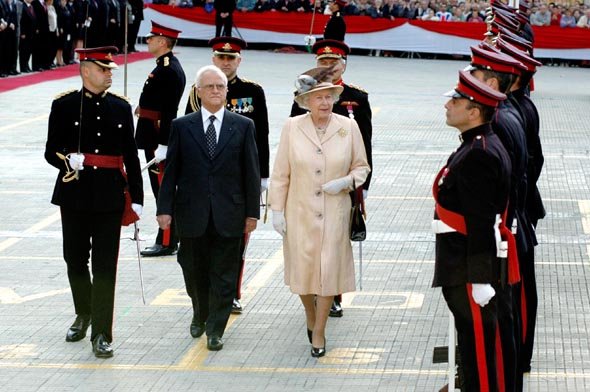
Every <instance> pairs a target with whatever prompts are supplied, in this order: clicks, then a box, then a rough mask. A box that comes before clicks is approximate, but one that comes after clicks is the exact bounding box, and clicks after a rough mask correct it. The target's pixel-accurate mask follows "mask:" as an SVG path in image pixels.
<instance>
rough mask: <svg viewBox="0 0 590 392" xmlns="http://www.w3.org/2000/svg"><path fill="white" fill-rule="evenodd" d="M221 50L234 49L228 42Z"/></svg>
mask: <svg viewBox="0 0 590 392" xmlns="http://www.w3.org/2000/svg"><path fill="white" fill-rule="evenodd" d="M221 49H223V50H231V49H232V47H231V45H230V43H229V42H226V43H225V45H223V46H222V47H221Z"/></svg>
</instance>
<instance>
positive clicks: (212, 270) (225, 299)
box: [178, 218, 241, 337]
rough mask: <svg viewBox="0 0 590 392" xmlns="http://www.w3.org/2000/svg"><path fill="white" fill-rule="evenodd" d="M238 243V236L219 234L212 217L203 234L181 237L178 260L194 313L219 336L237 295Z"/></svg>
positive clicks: (221, 334)
mask: <svg viewBox="0 0 590 392" xmlns="http://www.w3.org/2000/svg"><path fill="white" fill-rule="evenodd" d="M240 242H241V239H240V237H235V238H234V237H222V236H220V235H219V234H218V233H217V231H216V230H215V226H214V224H213V220H212V219H211V218H210V219H209V224H208V226H207V230H206V232H205V234H203V235H202V236H200V237H196V238H188V237H182V238H181V239H180V249H179V251H178V263H179V264H180V266H181V267H182V273H183V275H184V281H185V284H186V289H187V293H188V294H189V296H190V297H191V299H192V300H193V312H194V315H195V317H196V318H197V319H198V320H199V321H201V322H206V323H207V336H214V335H215V336H219V337H221V336H223V332H224V331H225V326H226V325H227V321H228V319H229V316H230V313H231V309H232V302H233V299H234V297H235V295H236V279H237V276H238V269H239V263H238V262H237V260H238V253H239V250H240ZM195 299H196V300H195ZM195 305H196V307H195Z"/></svg>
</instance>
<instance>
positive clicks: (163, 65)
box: [135, 52, 186, 247]
mask: <svg viewBox="0 0 590 392" xmlns="http://www.w3.org/2000/svg"><path fill="white" fill-rule="evenodd" d="M185 85H186V77H185V75H184V70H183V69H182V66H181V65H180V62H179V61H178V59H177V58H176V57H175V56H174V55H173V54H172V52H168V53H166V54H164V55H162V56H160V57H158V58H157V59H156V68H154V69H153V70H152V72H151V73H150V74H149V75H148V78H147V80H146V81H145V83H144V85H143V91H142V92H141V95H140V97H139V108H140V109H139V110H140V113H139V120H138V121H137V134H136V135H135V141H136V142H137V148H140V149H143V150H145V159H146V161H147V162H149V161H151V160H152V159H153V158H154V152H155V150H156V148H158V144H161V145H164V146H167V145H168V137H169V136H170V126H171V124H172V120H174V119H175V118H176V115H177V113H178V104H179V103H180V99H181V98H182V93H183V92H184V86H185ZM154 169H155V168H154ZM154 171H156V173H154ZM157 172H158V170H149V177H150V184H151V186H152V191H153V193H154V197H155V198H156V201H157V200H158V192H159V191H160V181H161V176H162V175H163V173H164V164H160V167H159V174H157ZM177 243H178V239H177V238H176V236H175V235H174V225H171V226H170V229H169V230H165V231H163V230H160V229H158V236H157V238H156V244H160V245H163V246H165V247H175V246H176V244H177Z"/></svg>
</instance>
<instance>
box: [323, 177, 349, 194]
mask: <svg viewBox="0 0 590 392" xmlns="http://www.w3.org/2000/svg"><path fill="white" fill-rule="evenodd" d="M351 187H352V177H351V176H346V177H340V178H337V179H335V180H332V181H328V182H326V183H325V184H324V185H322V190H323V191H324V192H326V193H329V194H330V195H336V194H338V193H340V192H341V191H343V190H345V189H346V190H349V189H350V188H351Z"/></svg>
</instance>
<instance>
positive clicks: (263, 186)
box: [260, 178, 268, 193]
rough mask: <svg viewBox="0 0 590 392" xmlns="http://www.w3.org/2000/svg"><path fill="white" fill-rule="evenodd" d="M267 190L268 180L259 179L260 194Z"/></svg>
mask: <svg viewBox="0 0 590 392" xmlns="http://www.w3.org/2000/svg"><path fill="white" fill-rule="evenodd" d="M266 190H268V178H261V179H260V193H262V192H264V191H266Z"/></svg>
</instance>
